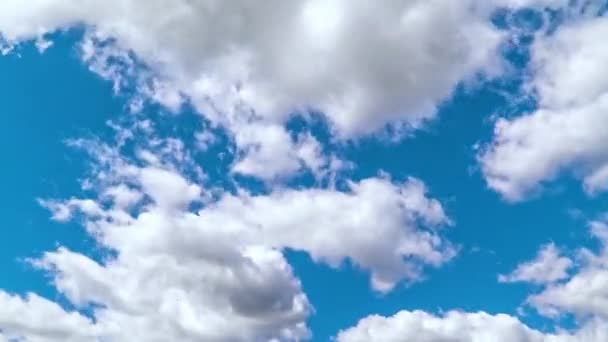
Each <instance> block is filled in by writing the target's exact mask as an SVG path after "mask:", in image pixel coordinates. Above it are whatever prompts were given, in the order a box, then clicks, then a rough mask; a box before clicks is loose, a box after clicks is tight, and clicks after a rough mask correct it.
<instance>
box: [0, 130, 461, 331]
mask: <svg viewBox="0 0 608 342" xmlns="http://www.w3.org/2000/svg"><path fill="white" fill-rule="evenodd" d="M140 126H142V125H140ZM142 131H143V132H144V133H141V132H142ZM137 132H139V133H137ZM151 132H152V131H151V128H150V127H149V126H145V129H142V128H141V127H134V128H133V129H131V130H129V131H128V130H124V129H123V130H122V131H121V132H119V133H122V134H119V136H122V137H128V138H127V139H126V140H122V141H119V142H118V143H117V145H116V146H117V147H111V146H110V145H106V144H103V143H100V142H87V141H82V140H81V141H74V142H72V143H71V144H72V145H75V146H79V147H82V148H85V149H87V150H88V151H89V152H90V153H92V155H93V157H94V158H95V160H96V161H95V163H94V164H93V165H92V170H93V174H92V176H91V177H90V178H89V179H88V180H87V181H86V182H83V184H84V185H85V186H86V188H87V189H88V191H89V192H90V191H92V192H93V194H96V196H95V197H92V198H88V199H77V198H71V199H67V200H43V201H41V203H42V204H43V205H44V206H46V207H47V208H48V209H49V210H50V211H51V212H52V216H53V218H54V219H56V220H59V221H67V220H71V219H78V220H82V222H83V225H84V226H85V227H86V229H87V231H88V233H89V234H91V235H92V236H93V237H95V239H96V240H97V242H98V243H99V245H100V247H101V248H103V249H104V250H106V251H107V252H106V253H105V256H104V257H103V258H101V259H99V258H93V257H91V256H88V255H86V254H83V253H81V252H76V251H71V250H68V249H66V248H64V247H59V248H58V249H57V250H55V251H49V252H46V253H45V254H44V255H43V256H42V257H40V258H37V259H34V260H32V261H31V263H32V264H33V265H34V266H35V267H37V268H39V269H42V270H45V271H47V272H48V274H49V275H50V276H51V278H52V280H53V284H54V286H55V287H56V289H57V290H58V292H59V293H60V294H61V295H62V296H65V298H66V299H67V300H68V301H69V303H71V305H73V306H74V307H75V308H76V309H88V310H90V311H91V312H92V316H91V317H89V316H85V315H84V314H82V313H80V312H79V311H74V312H68V311H65V310H64V309H63V308H62V307H61V306H59V304H57V303H55V302H53V301H50V300H47V299H43V298H41V297H38V296H36V295H35V294H30V295H28V296H27V297H25V298H22V297H19V296H15V295H10V294H7V293H4V292H0V294H1V295H0V331H1V332H2V334H4V335H5V337H6V338H9V339H10V338H21V337H23V338H25V339H26V341H28V342H30V341H31V342H37V341H53V342H54V341H65V340H68V341H70V339H72V340H73V341H91V340H111V341H132V340H136V341H201V340H204V341H270V340H276V341H297V340H301V339H304V338H306V337H308V336H310V332H309V330H308V328H307V326H306V319H307V318H308V316H309V315H310V314H311V312H312V310H313V307H312V305H311V304H310V303H309V302H308V299H307V297H306V295H305V294H304V293H303V292H302V289H301V286H300V282H299V281H298V279H296V278H295V277H294V275H293V272H292V270H291V267H290V265H289V264H288V262H287V261H286V259H285V258H284V256H283V251H284V250H286V249H292V250H298V251H303V252H306V253H308V254H309V255H310V256H311V257H312V259H313V260H315V261H318V262H324V263H327V264H328V265H330V266H331V267H339V266H340V265H341V264H342V263H343V262H344V261H346V260H349V261H350V263H351V264H353V265H355V266H357V267H359V268H361V269H362V270H365V271H366V272H369V273H370V274H371V284H372V286H373V288H374V289H376V290H377V291H388V290H390V289H391V288H392V287H393V286H395V285H396V284H397V283H399V282H401V281H410V282H411V281H416V280H418V279H419V278H420V276H421V274H422V271H423V269H424V267H425V266H439V265H441V264H443V263H444V262H446V261H447V260H449V259H450V258H451V257H452V256H453V255H454V253H455V249H454V248H453V247H452V246H451V245H450V243H449V242H447V241H445V240H444V239H443V238H442V237H441V236H440V234H439V228H440V227H441V226H442V225H446V224H449V219H448V218H447V217H446V215H445V213H444V211H443V209H442V207H441V205H440V204H439V202H438V201H436V200H434V199H431V198H429V197H428V196H427V194H426V189H425V186H424V184H423V183H422V182H421V181H419V180H416V179H413V178H412V179H408V180H406V181H404V182H402V183H395V182H393V181H391V180H390V179H388V178H382V177H378V178H369V179H364V180H361V181H359V182H350V183H349V184H348V185H347V187H346V188H345V189H344V190H343V191H339V190H336V189H304V190H293V189H278V188H277V189H274V190H272V191H271V192H270V193H267V194H259V195H253V194H250V193H248V192H247V191H246V190H245V189H239V190H238V191H236V192H235V193H229V192H226V191H221V192H219V193H218V192H213V191H211V190H210V189H208V188H206V187H204V186H201V183H197V182H194V181H193V178H192V177H191V176H188V175H196V172H192V170H190V169H189V170H182V169H180V167H181V168H183V167H184V166H185V165H188V161H189V160H190V158H191V157H190V156H189V154H188V151H184V150H182V149H183V148H184V146H183V145H179V144H175V143H170V141H171V140H169V139H161V138H159V137H155V136H149V135H150V134H153V133H151ZM140 133H141V134H146V138H145V139H136V138H135V136H136V135H137V134H140ZM131 139H133V141H142V142H146V144H148V145H147V146H140V147H139V148H138V149H137V151H136V153H135V156H132V157H129V156H127V155H126V154H125V153H123V151H122V149H123V147H124V146H127V145H129V141H131ZM167 146H173V147H174V149H167V148H166V147H167ZM176 155H177V156H180V157H178V158H177V159H179V160H180V163H179V165H175V164H174V163H173V162H172V160H173V159H172V158H175V156H176ZM178 166H179V167H178ZM27 317H30V318H31V319H30V318H27ZM24 318H25V319H24ZM49 322H61V324H55V325H52V326H50V325H49Z"/></svg>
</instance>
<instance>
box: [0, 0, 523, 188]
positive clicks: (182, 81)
mask: <svg viewBox="0 0 608 342" xmlns="http://www.w3.org/2000/svg"><path fill="white" fill-rule="evenodd" d="M496 3H498V4H502V3H504V1H497V2H496ZM508 5H513V4H511V3H509V4H508ZM494 8H495V7H494V4H493V3H479V2H477V1H473V0H464V1H458V2H454V1H451V0H414V1H401V0H390V1H383V2H368V1H345V0H332V1H324V0H306V1H298V2H285V1H280V0H273V1H266V2H264V3H262V4H256V5H255V6H253V5H251V4H250V3H249V2H247V1H232V2H223V1H212V0H206V1H196V2H192V1H186V0H179V1H168V0H152V1H149V0H147V1H143V0H126V1H125V0H109V1H104V2H103V3H102V2H99V1H92V0H87V1H75V0H67V1H66V0H55V1H53V0H34V1H29V2H28V3H27V4H26V5H24V4H23V2H22V1H18V0H5V1H2V2H1V3H0V32H1V33H2V35H3V36H4V38H5V39H6V40H7V41H8V42H9V43H11V42H12V43H16V42H20V41H24V40H28V39H35V38H37V37H38V36H40V35H41V34H43V33H46V32H50V31H53V30H55V29H58V28H65V27H69V26H72V25H75V24H79V23H81V24H84V25H85V26H86V27H87V28H88V31H89V34H88V35H87V37H88V38H92V40H91V39H87V40H85V44H84V45H83V59H84V60H85V62H87V63H88V64H89V65H90V66H91V69H92V70H93V71H95V72H98V73H99V74H100V75H102V76H103V77H106V78H108V79H112V80H114V82H115V85H116V87H117V88H119V87H120V85H121V84H123V83H124V82H125V78H129V77H130V78H132V77H134V76H136V75H135V74H136V71H135V69H136V67H135V66H134V64H133V62H132V61H131V60H130V58H129V56H128V55H127V54H126V53H125V51H133V52H134V53H135V54H136V55H137V56H138V58H140V59H141V60H142V61H143V62H145V63H146V64H147V65H148V66H149V67H150V68H151V71H152V75H153V77H154V79H155V80H153V81H149V80H148V81H147V82H142V83H141V84H139V87H140V92H141V93H142V94H144V95H146V96H147V97H149V98H152V99H153V100H156V101H160V102H161V103H163V104H165V105H167V106H168V107H169V108H172V109H174V110H177V109H178V108H179V106H180V103H181V102H182V101H183V100H184V97H187V98H189V99H190V100H192V102H193V104H194V105H195V107H196V108H197V109H198V110H199V111H200V112H201V113H203V114H205V115H206V116H207V117H208V118H210V119H211V120H212V121H213V122H214V123H216V124H219V125H222V126H224V127H226V128H228V130H229V131H230V132H231V133H232V134H233V135H234V136H235V139H236V141H237V144H238V147H239V148H240V150H241V151H249V150H251V149H252V148H251V147H252V146H258V147H257V149H256V148H253V150H256V151H255V152H253V155H252V156H247V157H245V158H244V160H243V161H242V162H241V163H238V164H236V169H235V170H236V171H239V172H243V173H251V174H253V175H256V176H260V177H262V178H264V179H272V178H275V177H280V176H284V175H285V174H289V173H293V172H294V170H300V169H302V167H303V166H302V165H301V164H303V165H304V166H306V167H310V166H311V165H310V162H311V161H310V159H306V158H302V156H300V155H298V153H297V152H294V149H295V150H297V147H298V146H299V144H297V143H296V142H292V141H288V139H287V138H286V137H285V135H286V134H285V133H284V132H283V133H280V132H275V133H274V134H270V135H269V134H266V133H265V132H268V131H269V130H272V131H276V130H284V127H283V125H284V123H285V121H286V119H287V118H288V116H289V115H290V113H292V112H293V111H298V110H304V111H306V110H308V109H315V110H318V111H320V112H322V113H324V115H325V116H326V117H327V118H328V119H329V121H330V123H331V125H332V126H333V128H334V132H335V133H336V135H337V136H339V137H342V138H350V137H356V136H358V135H361V134H370V133H373V132H376V131H378V130H379V129H380V128H382V127H383V126H385V125H386V124H395V125H397V126H403V127H417V126H420V125H421V124H422V122H423V121H425V120H426V119H430V118H433V117H434V115H435V107H436V105H437V104H438V103H439V102H441V101H442V100H445V99H447V98H449V97H450V95H451V93H452V91H453V89H454V87H455V86H456V85H457V84H458V83H460V82H462V81H474V79H475V78H476V75H477V74H478V73H486V74H488V75H496V74H497V73H498V72H500V69H501V63H502V62H501V58H500V56H499V53H498V46H499V44H500V42H501V41H502V38H503V34H502V33H501V32H499V31H498V30H497V29H495V28H494V26H493V24H492V23H491V22H490V20H489V18H490V14H491V11H492V10H493V9H494ZM94 37H96V38H94ZM103 37H111V38H114V39H115V42H116V43H115V44H95V43H94V41H95V40H99V39H103ZM109 56H114V57H118V58H119V59H121V60H126V61H127V62H126V63H123V64H122V65H111V64H109V63H110V62H109V61H110V58H109ZM141 72H142V73H144V72H143V71H141ZM125 74H126V75H125ZM144 74H145V75H147V76H150V74H149V73H147V72H146V73H144ZM140 76H141V75H140ZM147 76H146V77H147ZM252 121H253V122H255V125H253V126H252V125H251V124H252ZM254 128H259V129H260V132H257V133H253V132H252V130H253V129H254ZM244 137H245V138H244ZM278 138H280V140H281V148H280V149H278V147H277V146H276V143H277V139H278ZM269 157H272V158H273V159H272V160H273V163H271V165H274V164H276V165H280V167H276V169H275V168H274V167H272V168H269V164H268V163H267V162H266V160H267V158H269ZM314 163H318V161H315V162H313V164H314Z"/></svg>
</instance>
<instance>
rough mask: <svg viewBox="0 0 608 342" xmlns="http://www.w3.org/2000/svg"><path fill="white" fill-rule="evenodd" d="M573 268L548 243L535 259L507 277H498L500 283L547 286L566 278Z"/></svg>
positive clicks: (555, 248) (568, 260) (554, 247)
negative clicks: (524, 283) (528, 283)
mask: <svg viewBox="0 0 608 342" xmlns="http://www.w3.org/2000/svg"><path fill="white" fill-rule="evenodd" d="M572 266H573V262H572V260H570V258H567V257H564V256H560V251H559V249H558V248H557V247H556V246H555V244H553V243H550V244H547V245H545V246H543V247H542V248H541V250H540V251H539V252H538V255H537V256H536V259H534V260H532V261H528V262H525V263H522V264H520V265H518V266H517V268H516V269H515V270H514V271H513V272H512V273H510V274H508V275H502V274H501V275H499V276H498V280H499V281H500V282H506V283H512V282H518V281H523V282H531V283H536V284H548V283H553V282H555V281H557V280H561V279H565V278H567V277H568V269H570V268H571V267H572Z"/></svg>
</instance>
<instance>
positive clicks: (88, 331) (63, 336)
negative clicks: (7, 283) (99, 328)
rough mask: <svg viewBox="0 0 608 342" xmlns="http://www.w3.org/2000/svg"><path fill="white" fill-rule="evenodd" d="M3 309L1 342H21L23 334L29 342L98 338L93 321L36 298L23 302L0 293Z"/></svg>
mask: <svg viewBox="0 0 608 342" xmlns="http://www.w3.org/2000/svg"><path fill="white" fill-rule="evenodd" d="M0 305H1V306H2V309H1V310H0V322H2V323H1V324H0V341H15V340H18V339H19V338H21V337H23V336H24V335H23V332H27V338H28V339H27V341H28V342H55V341H66V342H87V341H92V340H94V337H95V335H96V332H95V327H94V325H93V323H92V321H91V320H90V319H88V318H86V317H83V316H81V315H80V314H78V313H68V312H66V311H64V310H63V309H62V308H61V307H60V306H59V305H57V304H56V303H54V302H51V301H48V300H46V299H44V298H41V297H39V296H37V295H35V294H28V295H27V296H26V297H25V298H22V297H18V296H13V295H9V294H7V293H6V292H3V291H0Z"/></svg>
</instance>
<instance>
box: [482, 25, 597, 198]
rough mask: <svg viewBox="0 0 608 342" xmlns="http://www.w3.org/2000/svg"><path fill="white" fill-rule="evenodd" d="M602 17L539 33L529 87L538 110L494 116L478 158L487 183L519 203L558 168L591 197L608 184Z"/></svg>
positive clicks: (552, 176)
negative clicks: (491, 138)
mask: <svg viewBox="0 0 608 342" xmlns="http://www.w3.org/2000/svg"><path fill="white" fill-rule="evenodd" d="M606 34H608V18H606V17H599V18H595V17H591V18H588V17H585V18H584V19H578V20H573V21H570V22H567V23H566V24H564V25H563V26H561V27H560V28H559V29H558V31H557V32H556V33H555V34H552V35H548V36H538V37H537V40H536V42H535V43H534V45H533V48H532V62H531V63H532V69H533V71H534V72H535V75H534V78H533V80H532V81H531V84H530V87H531V88H533V89H535V91H536V92H537V93H538V101H539V109H538V110H537V111H535V112H533V113H530V114H526V115H524V116H521V117H518V118H515V119H500V120H499V121H498V122H497V123H496V127H495V130H494V141H493V142H492V144H491V145H490V146H488V148H487V149H486V150H485V151H484V153H483V154H482V155H481V156H480V161H481V164H482V169H483V172H484V175H485V177H486V180H487V182H488V185H489V186H490V187H491V188H493V189H494V190H496V191H498V192H500V193H501V194H503V195H504V197H505V198H507V199H509V200H520V199H522V198H525V197H526V195H528V194H529V193H530V192H533V191H534V190H537V189H538V188H539V186H540V185H541V184H542V183H543V182H547V181H551V180H553V179H555V178H556V177H557V176H558V175H559V174H560V173H561V172H562V171H564V170H568V171H571V172H572V173H573V174H574V175H575V176H576V177H577V178H581V179H582V180H583V183H584V187H585V190H586V191H587V192H588V193H590V194H594V193H597V192H599V191H604V190H606V189H608V173H607V171H606V170H608V153H606V151H607V150H608V135H606V134H605V131H604V127H606V126H607V125H608V81H607V80H606V78H605V77H604V76H603V74H602V73H601V72H598V70H602V69H603V68H604V66H605V65H606V63H608V48H606V46H605V45H603V44H598V42H599V41H602V39H603V37H605V36H606Z"/></svg>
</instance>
